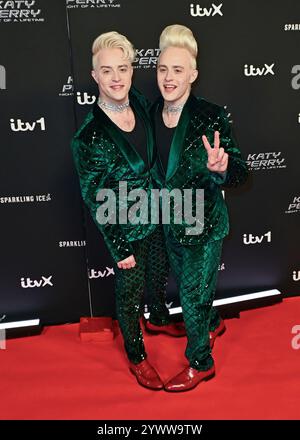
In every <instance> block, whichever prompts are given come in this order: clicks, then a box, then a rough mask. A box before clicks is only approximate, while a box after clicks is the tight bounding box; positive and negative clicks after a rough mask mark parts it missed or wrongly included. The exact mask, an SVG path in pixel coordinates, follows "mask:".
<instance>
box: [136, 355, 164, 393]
mask: <svg viewBox="0 0 300 440" xmlns="http://www.w3.org/2000/svg"><path fill="white" fill-rule="evenodd" d="M129 369H130V371H131V373H132V374H134V375H135V377H136V380H137V381H138V383H139V384H140V385H142V386H143V387H145V388H149V389H150V390H154V391H158V390H162V389H163V387H164V384H163V382H162V380H161V378H160V377H159V375H158V373H157V371H156V370H155V369H154V368H153V367H152V365H151V364H150V363H149V362H148V361H147V359H145V360H144V361H142V362H140V363H139V364H133V363H132V362H130V363H129Z"/></svg>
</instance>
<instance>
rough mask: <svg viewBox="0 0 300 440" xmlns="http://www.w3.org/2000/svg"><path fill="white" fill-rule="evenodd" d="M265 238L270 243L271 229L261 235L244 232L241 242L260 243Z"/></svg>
mask: <svg viewBox="0 0 300 440" xmlns="http://www.w3.org/2000/svg"><path fill="white" fill-rule="evenodd" d="M265 238H266V240H265V241H267V242H268V243H271V231H269V232H266V233H265V234H263V235H252V234H244V235H243V243H244V244H260V243H262V241H263V240H264V239H265Z"/></svg>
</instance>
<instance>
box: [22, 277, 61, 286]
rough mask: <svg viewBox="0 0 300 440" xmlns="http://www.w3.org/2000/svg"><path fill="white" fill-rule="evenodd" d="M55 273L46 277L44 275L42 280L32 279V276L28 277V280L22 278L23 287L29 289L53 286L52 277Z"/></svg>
mask: <svg viewBox="0 0 300 440" xmlns="http://www.w3.org/2000/svg"><path fill="white" fill-rule="evenodd" d="M52 276H53V275H51V276H50V277H48V278H47V277H44V276H42V278H41V279H40V280H32V279H31V278H29V277H27V278H26V280H25V278H23V277H22V278H21V286H22V287H23V289H28V288H31V289H32V288H34V287H45V286H51V287H53V284H52V281H51V278H52Z"/></svg>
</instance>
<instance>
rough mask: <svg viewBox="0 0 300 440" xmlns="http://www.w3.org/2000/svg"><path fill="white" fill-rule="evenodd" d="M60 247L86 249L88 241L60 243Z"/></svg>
mask: <svg viewBox="0 0 300 440" xmlns="http://www.w3.org/2000/svg"><path fill="white" fill-rule="evenodd" d="M58 246H59V247H84V246H86V241H85V240H78V241H59V242H58Z"/></svg>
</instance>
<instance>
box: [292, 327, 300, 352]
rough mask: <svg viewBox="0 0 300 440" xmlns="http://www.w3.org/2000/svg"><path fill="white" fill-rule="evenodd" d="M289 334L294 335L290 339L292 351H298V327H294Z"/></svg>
mask: <svg viewBox="0 0 300 440" xmlns="http://www.w3.org/2000/svg"><path fill="white" fill-rule="evenodd" d="M291 333H292V334H293V335H295V336H294V337H293V338H292V341H291V345H292V348H293V349H294V350H299V348H300V325H294V326H293V328H292V331H291Z"/></svg>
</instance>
